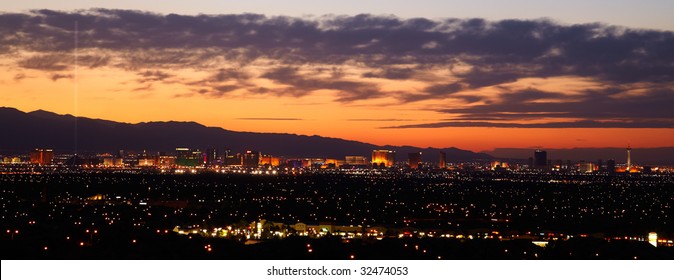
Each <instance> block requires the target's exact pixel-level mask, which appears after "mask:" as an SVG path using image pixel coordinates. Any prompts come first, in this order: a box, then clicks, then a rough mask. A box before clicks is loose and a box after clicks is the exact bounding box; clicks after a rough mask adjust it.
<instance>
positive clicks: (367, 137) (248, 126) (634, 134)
mask: <svg viewBox="0 0 674 280" xmlns="http://www.w3.org/2000/svg"><path fill="white" fill-rule="evenodd" d="M19 72H21V73H24V74H25V76H26V77H25V78H23V79H21V80H15V79H14V78H13V77H15V76H16V75H17V73H19ZM175 74H176V76H180V77H182V78H184V79H189V78H190V77H192V76H198V74H197V73H194V72H191V71H186V72H184V73H175ZM136 76H137V75H136V74H134V73H128V72H126V71H122V70H118V69H113V68H98V69H80V70H78V75H77V81H78V82H77V87H76V86H75V85H76V81H75V79H74V78H73V79H69V78H64V79H58V80H56V81H54V80H52V79H50V78H49V75H48V74H46V73H43V72H41V71H37V70H18V71H17V70H15V71H7V72H4V73H3V74H2V76H0V85H1V86H2V92H3V94H2V95H0V102H1V103H2V104H3V106H8V107H15V108H17V109H20V110H23V111H33V110H38V109H42V110H47V111H52V112H56V113H60V114H73V115H78V116H83V117H89V118H100V119H107V120H114V121H120V122H129V123H137V122H146V121H168V120H178V121H196V122H199V123H201V124H204V125H207V126H216V127H222V128H225V129H229V130H235V131H254V132H280V133H296V134H305V135H321V136H327V137H337V138H343V139H351V140H357V141H363V142H369V143H374V144H381V145H413V146H420V147H428V146H431V147H458V148H462V149H468V150H473V151H483V150H491V149H493V148H498V147H513V148H530V147H545V148H570V147H622V146H626V145H627V144H628V143H629V144H631V145H632V146H633V147H661V146H668V145H671V143H672V140H673V139H674V130H672V129H613V128H601V129H590V128H565V129H551V128H550V129H549V128H545V129H539V128H482V127H472V128H455V127H448V128H410V129H382V128H381V127H385V126H391V125H400V124H415V123H428V122H433V121H439V120H442V119H444V118H446V115H444V114H441V113H437V112H433V111H428V110H422V108H427V107H432V106H434V105H438V104H439V103H444V104H451V102H452V100H440V101H438V100H433V101H426V102H417V103H411V104H396V101H395V100H393V99H391V98H381V99H376V100H371V101H362V102H354V103H350V104H342V103H339V102H334V101H333V99H334V98H335V94H334V93H332V92H330V91H317V92H314V93H312V94H309V95H307V96H303V97H289V96H274V97H264V98H262V97H258V98H256V97H254V96H253V97H250V96H241V97H237V96H233V97H230V98H213V97H206V96H185V97H176V96H175V95H177V94H180V93H183V92H186V87H184V86H183V85H182V84H168V85H164V84H153V85H152V86H151V87H150V88H148V89H140V90H139V89H137V88H138V87H140V86H139V84H138V83H137V81H135V80H136V79H137V77H136ZM532 82H534V81H532V80H531V79H525V80H523V81H520V82H518V83H513V86H523V87H525V86H527V84H530V83H532ZM537 82H540V80H538V81H537ZM260 83H269V82H268V81H263V80H260ZM581 85H584V86H587V85H588V84H587V82H586V81H582V80H581V79H570V78H568V80H567V81H566V82H565V83H562V82H561V81H557V80H554V79H553V80H549V81H546V84H545V87H548V88H552V89H554V88H555V87H563V88H564V89H565V90H567V91H568V90H573V89H574V88H577V87H579V86H581ZM398 86H400V88H404V87H405V85H404V83H400V85H398ZM409 87H411V88H413V87H414V85H413V84H412V85H409ZM76 91H77V96H76V95H75V92H76ZM457 106H460V105H458V104H457ZM245 118H248V119H245ZM256 118H260V119H256ZM264 118H292V119H300V120H264ZM354 119H359V120H358V121H354ZM381 119H395V120H396V121H390V120H385V121H382V120H381Z"/></svg>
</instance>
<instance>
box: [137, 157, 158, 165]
mask: <svg viewBox="0 0 674 280" xmlns="http://www.w3.org/2000/svg"><path fill="white" fill-rule="evenodd" d="M154 165H155V160H154V159H153V158H140V159H138V166H154Z"/></svg>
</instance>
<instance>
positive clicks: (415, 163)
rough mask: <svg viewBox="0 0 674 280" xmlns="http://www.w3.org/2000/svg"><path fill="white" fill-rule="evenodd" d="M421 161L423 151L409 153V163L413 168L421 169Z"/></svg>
mask: <svg viewBox="0 0 674 280" xmlns="http://www.w3.org/2000/svg"><path fill="white" fill-rule="evenodd" d="M419 163H421V152H416V153H409V154H408V155H407V165H409V167H410V168H412V169H419Z"/></svg>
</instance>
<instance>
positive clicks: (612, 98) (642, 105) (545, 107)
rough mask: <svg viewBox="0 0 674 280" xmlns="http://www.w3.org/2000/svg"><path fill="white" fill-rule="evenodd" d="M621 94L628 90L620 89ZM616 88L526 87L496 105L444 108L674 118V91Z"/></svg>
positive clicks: (483, 115)
mask: <svg viewBox="0 0 674 280" xmlns="http://www.w3.org/2000/svg"><path fill="white" fill-rule="evenodd" d="M618 93H623V94H624V93H625V92H624V91H619V92H618ZM618 93H616V89H615V88H608V89H606V90H605V91H601V90H587V91H586V92H585V93H584V94H580V95H565V94H561V93H554V92H544V91H538V90H533V89H530V90H525V91H519V92H513V93H508V94H502V95H500V98H501V100H500V101H499V102H496V103H492V104H484V105H476V106H471V107H464V108H451V109H442V110H440V112H444V113H450V114H458V115H460V116H461V117H463V118H468V117H469V118H470V119H473V120H480V119H483V120H493V119H501V120H517V119H523V118H527V119H529V118H559V119H569V118H583V119H600V120H612V119H623V120H626V119H633V120H643V119H651V120H656V119H665V120H669V121H672V120H674V112H673V111H672V110H671V104H674V90H672V89H656V90H650V91H646V92H641V93H638V94H633V95H632V96H620V95H618Z"/></svg>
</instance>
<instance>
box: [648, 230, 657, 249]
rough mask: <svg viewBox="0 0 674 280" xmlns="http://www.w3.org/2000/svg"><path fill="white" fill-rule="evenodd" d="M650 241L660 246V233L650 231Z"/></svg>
mask: <svg viewBox="0 0 674 280" xmlns="http://www.w3.org/2000/svg"><path fill="white" fill-rule="evenodd" d="M648 243H650V244H651V245H653V246H654V247H658V234H657V233H656V232H649V233H648Z"/></svg>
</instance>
